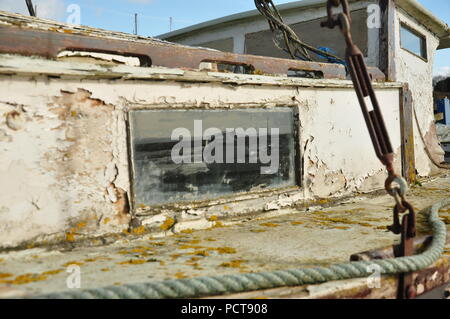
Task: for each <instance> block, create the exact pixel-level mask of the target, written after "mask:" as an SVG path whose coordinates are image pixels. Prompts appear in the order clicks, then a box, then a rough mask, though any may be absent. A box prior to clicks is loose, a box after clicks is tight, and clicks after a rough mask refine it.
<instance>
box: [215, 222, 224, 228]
mask: <svg viewBox="0 0 450 319" xmlns="http://www.w3.org/2000/svg"><path fill="white" fill-rule="evenodd" d="M213 227H214V228H222V227H225V225H224V224H223V223H222V222H219V221H217V222H215V223H214V226H213Z"/></svg>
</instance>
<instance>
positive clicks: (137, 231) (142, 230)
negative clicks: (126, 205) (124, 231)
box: [132, 226, 145, 235]
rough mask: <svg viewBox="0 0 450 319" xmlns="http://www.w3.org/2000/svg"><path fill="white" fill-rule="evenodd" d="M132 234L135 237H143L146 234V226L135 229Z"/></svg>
mask: <svg viewBox="0 0 450 319" xmlns="http://www.w3.org/2000/svg"><path fill="white" fill-rule="evenodd" d="M132 232H133V234H135V235H142V234H143V233H145V226H140V227H137V228H133V230H132Z"/></svg>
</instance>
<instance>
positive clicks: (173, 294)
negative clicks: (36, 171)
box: [32, 199, 450, 299]
mask: <svg viewBox="0 0 450 319" xmlns="http://www.w3.org/2000/svg"><path fill="white" fill-rule="evenodd" d="M448 205H450V199H446V200H444V201H442V202H439V203H437V204H435V205H433V206H431V207H430V208H428V209H427V210H425V211H424V212H423V214H426V215H428V223H429V225H430V226H431V227H432V230H433V240H432V242H431V245H430V246H429V247H428V248H427V250H426V251H425V252H423V253H422V254H420V255H416V256H408V257H400V258H391V259H382V260H371V261H358V262H351V263H345V264H337V265H332V266H330V267H316V268H302V269H291V270H280V271H272V272H260V273H249V274H237V275H226V276H213V277H198V278H192V279H180V280H167V281H161V282H152V283H144V284H135V285H123V286H111V287H106V288H99V289H87V290H73V291H68V292H62V293H54V294H47V295H40V296H35V297H32V298H39V299H165V298H172V299H174V298H199V297H206V296H219V295H224V294H232V293H241V292H248V291H256V290H261V289H273V288H280V287H286V286H301V285H307V284H319V283H324V282H327V281H335V280H343V279H353V278H364V277H368V276H370V275H372V274H373V272H372V271H370V270H371V267H368V266H369V265H374V264H376V265H378V266H380V268H381V274H383V275H397V274H400V273H408V272H414V271H419V270H422V269H425V268H427V267H429V266H431V265H433V264H434V263H435V262H436V261H437V260H438V259H439V258H440V257H441V255H442V253H443V251H444V248H445V245H446V241H447V227H446V225H445V223H444V222H443V221H442V220H441V219H440V218H439V213H438V211H439V209H441V208H442V207H445V206H448Z"/></svg>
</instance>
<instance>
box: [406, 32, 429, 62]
mask: <svg viewBox="0 0 450 319" xmlns="http://www.w3.org/2000/svg"><path fill="white" fill-rule="evenodd" d="M400 38H401V46H402V48H403V49H405V50H408V51H409V52H411V53H414V54H415V55H418V56H420V57H422V58H424V59H426V58H427V50H426V40H425V37H423V36H421V35H419V34H417V33H416V32H414V31H412V30H411V29H410V28H408V27H407V26H405V25H401V34H400Z"/></svg>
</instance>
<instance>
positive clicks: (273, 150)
mask: <svg viewBox="0 0 450 319" xmlns="http://www.w3.org/2000/svg"><path fill="white" fill-rule="evenodd" d="M130 124H131V125H130V128H131V140H132V141H131V144H132V152H133V154H132V155H133V156H132V157H133V175H134V180H133V183H134V200H135V204H136V206H137V207H139V206H142V205H145V206H148V205H155V204H164V203H175V202H183V201H194V200H204V199H210V198H215V197H220V196H223V195H229V194H233V193H240V192H249V191H254V190H263V189H271V188H282V187H287V186H294V185H296V177H295V176H296V174H295V158H296V157H295V142H294V141H295V137H294V133H295V131H294V115H293V110H292V109H291V108H288V107H285V108H275V109H264V110H263V109H254V110H250V109H246V110H169V111H165V110H157V111H153V110H139V111H131V112H130Z"/></svg>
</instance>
